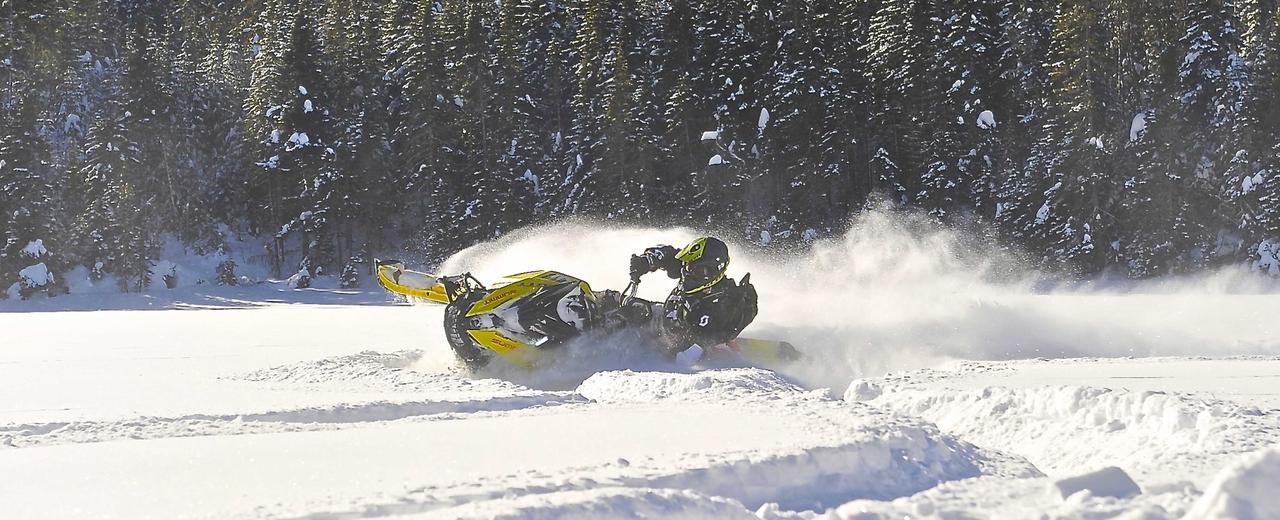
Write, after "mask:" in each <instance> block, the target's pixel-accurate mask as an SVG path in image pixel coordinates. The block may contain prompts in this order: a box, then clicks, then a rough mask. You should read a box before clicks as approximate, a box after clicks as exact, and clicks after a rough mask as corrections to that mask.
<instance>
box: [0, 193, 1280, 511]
mask: <svg viewBox="0 0 1280 520" xmlns="http://www.w3.org/2000/svg"><path fill="white" fill-rule="evenodd" d="M698 234H700V233H699V232H698V231H696V230H689V229H666V230H647V229H631V228H621V229H619V228H611V229H601V228H594V227H591V226H588V225H581V224H558V225H555V226H552V227H549V228H544V229H535V230H531V231H526V232H521V233H518V234H513V235H511V236H509V237H507V238H504V239H501V240H499V241H496V242H492V243H486V244H481V245H479V246H477V247H475V248H472V249H469V250H467V251H464V252H463V253H461V254H459V255H456V256H455V257H453V258H451V259H449V260H448V261H447V262H446V263H445V265H443V266H441V267H440V269H439V270H440V271H441V272H448V273H455V272H463V271H472V272H473V273H474V274H475V275H476V276H477V277H478V278H480V279H481V280H486V281H487V280H492V279H494V278H496V277H497V276H500V275H504V274H510V273H511V272H517V271H522V270H526V269H530V268H537V267H544V266H545V267H554V268H556V269H560V270H563V271H565V272H568V273H573V274H575V275H579V276H582V277H583V278H584V279H587V280H590V281H591V283H592V285H593V286H594V287H596V288H597V289H599V288H617V287H622V286H624V285H625V284H626V281H627V274H626V270H625V268H623V267H625V265H626V260H627V258H628V257H629V255H630V254H632V253H634V252H635V250H636V248H637V247H640V246H637V244H641V245H648V244H656V243H683V242H687V241H688V240H690V239H691V238H693V237H694V236H697V235H698ZM815 234H816V232H815ZM566 237H574V238H576V239H578V240H583V241H588V242H590V243H592V244H594V248H593V254H591V255H581V254H578V253H577V252H573V251H566V250H565V249H564V248H563V247H561V245H562V244H563V241H564V240H565V239H566ZM228 242H229V243H230V244H231V246H232V249H231V250H232V251H253V250H256V251H261V244H260V243H251V242H243V243H241V242H238V241H236V240H234V237H232V236H230V235H229V236H228ZM731 247H733V248H734V250H735V252H737V253H736V254H735V258H734V264H733V266H732V267H731V272H730V276H733V277H735V278H740V277H741V276H742V274H743V273H746V272H751V273H752V281H753V283H755V284H756V285H757V289H758V290H759V292H760V294H761V301H760V305H761V310H760V316H759V317H758V318H757V320H756V322H755V323H753V324H752V326H751V327H749V328H748V329H747V331H746V332H745V334H746V335H749V336H753V337H761V338H779V339H787V340H789V341H791V342H792V343H794V344H795V345H796V346H797V348H799V349H800V350H801V351H802V352H803V353H804V354H805V358H804V359H802V360H801V361H799V362H797V363H794V364H792V365H788V366H783V367H775V370H769V369H765V368H749V367H733V366H724V367H698V368H696V369H695V368H690V367H685V366H681V365H679V364H677V363H673V362H671V361H669V360H667V359H665V358H664V357H662V356H660V355H658V354H656V353H654V352H652V351H651V350H645V349H644V348H643V347H644V346H643V345H637V344H632V343H628V342H627V341H623V340H620V339H608V340H603V341H601V340H589V341H588V340H584V341H579V342H570V344H568V345H565V346H564V347H563V348H562V350H561V351H560V352H557V353H556V356H557V357H555V358H553V359H552V361H551V363H550V364H549V365H548V366H546V367H545V368H543V369H541V370H539V371H535V372H529V371H523V370H519V369H513V368H504V367H502V366H500V365H495V366H493V367H489V368H487V369H485V370H483V371H481V372H480V373H477V374H468V373H466V372H463V371H462V370H460V369H459V368H458V367H457V366H456V365H455V363H454V361H453V359H452V354H451V353H450V352H449V351H448V349H447V348H446V347H445V346H444V345H445V343H444V339H443V332H442V331H441V330H440V327H439V322H440V320H441V319H442V311H441V309H440V308H439V307H437V306H411V305H403V304H397V303H394V302H393V301H391V299H390V298H388V297H387V296H386V295H385V293H384V292H382V291H381V290H380V289H378V288H377V287H376V286H374V285H371V284H370V283H369V281H368V280H367V279H365V280H364V281H363V282H362V286H361V288H360V289H357V290H337V289H335V288H334V287H335V285H336V284H335V283H333V280H332V278H331V277H324V276H320V277H316V278H314V279H313V284H314V285H313V288H311V289H300V290H295V289H290V288H288V287H287V284H286V283H285V282H284V281H281V280H269V279H268V278H269V277H268V276H267V275H266V273H265V266H263V265H261V264H260V263H258V262H255V261H254V260H253V257H251V256H247V255H241V254H233V253H227V254H226V255H224V256H221V257H219V258H211V259H206V260H199V259H197V258H196V257H193V256H189V255H188V254H187V253H185V252H184V251H183V250H182V249H181V248H180V247H179V246H176V245H173V244H170V245H169V246H166V254H165V257H166V260H165V262H167V263H164V264H160V263H158V264H157V266H158V267H157V268H158V269H160V268H162V267H166V268H167V267H168V266H170V265H172V267H173V268H174V270H175V272H177V273H178V276H179V281H180V284H179V287H178V288H177V289H173V290H167V289H163V287H162V284H160V285H161V287H160V288H153V289H151V290H149V291H148V292H147V293H144V294H128V295H121V294H117V293H114V292H108V291H107V289H106V287H105V285H108V284H109V282H110V280H107V281H103V282H98V283H99V284H103V286H102V287H97V286H82V284H88V283H89V282H88V281H87V276H86V272H77V271H73V272H71V273H66V275H65V276H62V274H61V273H59V275H60V280H62V279H65V280H67V282H68V284H69V285H71V286H72V289H73V290H72V294H71V295H68V296H59V297H57V298H44V297H39V298H37V299H34V300H31V301H3V302H0V330H5V331H6V336H5V338H4V340H3V348H0V482H3V483H4V485H3V486H2V487H0V511H4V512H5V513H4V516H6V517H13V518H70V517H74V518H80V517H128V518H134V517H161V518H173V517H216V518H227V517H231V518H271V517H295V518H297V517H308V518H354V517H395V516H400V517H413V518H610V517H613V518H633V517H644V516H647V517H651V518H682V517H683V518H761V519H796V518H806V519H807V518H886V519H887V518H904V517H912V518H915V517H927V518H932V517H938V518H990V517H998V518H1042V517H1050V518H1112V517H1124V518H1180V517H1182V516H1184V515H1188V514H1189V513H1190V515H1189V518H1250V517H1252V518H1275V517H1276V512H1275V510H1276V507H1277V501H1276V500H1275V499H1274V498H1273V497H1274V495H1275V493H1274V491H1273V490H1274V489H1276V488H1277V483H1278V482H1280V478H1278V477H1277V473H1278V471H1280V469H1278V466H1280V465H1278V464H1277V459H1280V455H1277V453H1278V452H1277V451H1276V449H1277V448H1276V446H1277V443H1280V391H1277V388H1280V342H1278V340H1277V337H1276V334H1275V332H1276V331H1275V327H1274V323H1275V322H1274V319H1273V318H1274V312H1273V310H1272V309H1273V308H1274V298H1275V296H1274V294H1275V292H1276V288H1275V286H1274V285H1268V284H1266V283H1265V280H1264V279H1262V278H1259V277H1257V276H1256V275H1253V274H1250V273H1248V270H1247V269H1246V268H1239V269H1236V270H1232V271H1223V272H1220V273H1213V274H1211V275H1205V276H1203V277H1199V278H1192V279H1170V280H1161V281H1155V282H1149V283H1139V284H1123V285H1108V284H1098V285H1090V284H1082V285H1081V284H1077V285H1065V286H1064V285H1055V284H1054V283H1051V282H1049V281H1046V280H1043V279H1040V278H1037V276H1036V275H1035V273H1034V272H1029V271H1021V270H1019V269H1018V268H1017V266H1016V264H1011V263H1007V262H1006V261H1005V260H1003V259H1001V258H1000V257H999V256H998V255H997V254H995V253H990V252H987V253H984V254H983V255H981V256H980V257H979V258H977V259H968V260H966V259H965V257H964V251H966V244H965V242H964V240H963V239H962V237H957V236H954V235H951V234H948V233H936V234H930V233H925V232H920V231H919V230H918V229H916V230H913V231H912V232H910V233H904V232H903V231H902V229H901V228H900V227H898V226H897V225H896V224H894V223H893V222H890V221H883V220H882V221H877V220H874V219H872V220H868V221H862V222H860V223H856V224H855V225H854V226H853V229H852V230H851V231H850V232H849V233H847V234H846V235H844V236H841V237H835V238H831V239H821V240H815V241H814V245H813V252H812V253H811V254H809V255H806V256H803V257H794V258H789V259H784V260H777V259H771V258H765V257H761V256H759V255H755V254H753V253H751V250H750V249H748V248H743V247H738V246H737V245H732V246H731ZM230 258H234V259H235V261H236V262H237V264H238V265H239V266H241V267H239V268H238V273H240V274H241V275H242V276H246V277H251V278H253V279H254V280H253V281H251V282H250V283H246V284H244V285H243V286H240V287H219V286H213V285H212V284H211V283H209V282H208V281H207V280H208V279H209V278H211V277H212V276H213V274H214V271H215V269H214V267H215V266H216V264H217V262H218V261H221V260H223V259H230ZM530 259H538V260H537V261H536V262H534V264H536V265H530V262H531V261H530ZM619 266H623V267H619ZM206 271H207V272H206ZM814 273H821V275H822V276H814ZM651 279H652V280H651ZM200 280H206V281H205V282H204V283H198V282H199V281H200ZM259 282H260V283H259ZM668 290H670V282H669V281H667V280H657V279H656V277H650V278H647V279H646V281H645V283H644V284H643V286H642V287H640V296H642V297H646V298H655V299H656V298H661V297H662V296H663V295H664V294H665V293H666V292H667V291H668ZM103 308H106V309H112V310H101V311H98V312H65V311H66V310H70V309H79V310H90V309H103ZM1109 467H1114V468H1118V469H1117V470H1115V471H1112V470H1105V468H1109ZM1100 470H1103V471H1102V472H1101V473H1099V471H1100ZM1117 471H1118V472H1123V474H1124V475H1127V476H1128V477H1130V478H1131V479H1132V481H1133V482H1134V484H1136V486H1137V488H1138V490H1139V491H1140V493H1138V494H1136V495H1135V494H1132V493H1131V492H1132V488H1131V487H1130V488H1129V489H1128V490H1127V491H1123V490H1122V491H1120V492H1117V491H1116V490H1115V489H1109V488H1114V487H1115V486H1114V485H1115V484H1117V483H1123V482H1122V479H1118V476H1119V473H1117ZM1071 483H1075V484H1079V485H1077V486H1064V484H1071ZM1064 487H1067V488H1071V489H1068V490H1067V492H1065V493H1064V492H1063V491H1061V489H1063V488H1064ZM1073 490H1074V491H1073ZM1103 495H1121V496H1120V497H1116V496H1103Z"/></svg>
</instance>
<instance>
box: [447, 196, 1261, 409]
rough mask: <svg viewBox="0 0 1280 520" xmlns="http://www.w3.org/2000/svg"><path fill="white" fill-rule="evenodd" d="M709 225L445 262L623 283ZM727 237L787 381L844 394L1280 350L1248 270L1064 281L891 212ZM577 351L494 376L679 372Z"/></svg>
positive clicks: (516, 246) (632, 358)
mask: <svg viewBox="0 0 1280 520" xmlns="http://www.w3.org/2000/svg"><path fill="white" fill-rule="evenodd" d="M707 234H715V233H712V232H708V231H705V230H698V229H691V228H683V227H679V228H667V229H656V228H639V227H620V226H618V225H617V224H616V223H598V222H590V221H586V220H581V219H574V220H569V221H564V222H559V223H555V224H550V225H545V226H538V227H531V228H526V229H523V230H519V231H517V232H514V233H511V234H509V235H507V236H504V237H502V238H500V239H497V240H494V241H491V242H486V243H483V244H479V245H476V246H474V247H471V248H468V249H466V250H464V251H461V252H459V253H457V254H456V255H454V256H453V257H451V258H449V259H448V260H447V261H446V262H445V263H444V264H443V265H442V266H441V267H440V269H439V271H440V272H442V273H450V274H453V273H461V272H468V271H469V272H471V273H472V274H474V275H475V276H476V277H477V278H479V279H480V280H482V281H485V282H490V281H496V280H498V279H499V278H500V277H502V276H504V275H507V274H512V273H517V272H522V271H529V270H534V269H553V270H557V271H562V272H565V273H568V274H572V275H574V276H577V277H580V278H582V279H584V280H587V281H588V282H589V283H590V284H591V286H592V287H593V288H595V289H597V290H600V289H621V288H622V287H624V286H625V285H626V284H627V281H628V273H627V268H628V265H629V258H630V255H632V254H636V253H639V252H641V251H642V250H643V249H644V248H646V247H650V246H653V245H658V244H669V245H673V246H675V247H682V246H683V245H685V244H686V243H688V242H689V241H691V240H693V239H694V238H696V237H698V236H703V235H707ZM718 236H721V237H723V236H725V235H723V234H719V235H718ZM729 242H730V256H731V258H732V260H731V263H730V266H729V276H731V277H733V278H735V279H741V277H742V276H743V275H744V274H746V273H748V272H749V273H751V281H752V283H754V284H755V285H756V287H757V290H758V292H759V295H760V313H759V315H758V316H757V318H756V320H755V322H753V323H752V324H751V326H750V327H748V328H747V329H746V330H745V331H744V332H743V335H744V336H749V337H758V338H763V339H782V340H787V341H790V342H791V343H792V344H794V345H795V346H796V348H797V349H798V350H800V351H801V352H802V353H803V354H804V355H805V359H804V360H803V361H802V362H799V363H797V364H795V365H794V366H793V367H791V368H789V369H787V370H785V371H784V372H785V375H787V376H788V377H791V378H792V379H794V380H795V381H797V382H799V383H801V384H803V385H806V386H809V387H813V388H818V387H826V388H835V389H843V388H844V386H845V385H847V384H848V383H849V381H850V380H852V379H855V378H858V377H867V376H875V375H881V374H884V373H886V372H890V371H895V370H905V369H914V368H923V367H929V366H935V365H937V364H940V363H943V362H946V361H950V360H955V359H979V360H1000V359H1026V358H1063V357H1116V356H1159V355H1195V354H1213V355H1230V354H1280V345H1277V344H1276V343H1275V342H1274V340H1273V339H1272V338H1270V337H1269V336H1270V333H1269V332H1268V331H1267V328H1268V325H1267V324H1268V323H1271V321H1270V320H1271V319H1273V317H1272V316H1267V315H1265V314H1266V312H1267V311H1266V309H1268V308H1269V305H1273V302H1272V303H1270V304H1268V303H1267V302H1270V301H1271V300H1273V299H1274V296H1265V295H1254V296H1248V295H1239V294H1230V293H1234V292H1254V291H1251V290H1249V289H1248V287H1251V284H1252V282H1249V281H1248V280H1251V279H1256V277H1253V278H1250V277H1249V276H1247V275H1241V274H1239V273H1236V272H1232V273H1228V274H1208V275H1205V276H1202V277H1199V278H1196V279H1193V280H1179V281H1162V282H1159V283H1155V282H1152V283H1119V284H1116V283H1112V284H1100V283H1098V284H1084V285H1081V284H1064V283H1060V282H1059V281H1056V280H1055V279H1054V278H1052V277H1050V276H1047V275H1045V274H1043V273H1039V272H1036V271H1034V270H1032V269H1030V268H1028V267H1027V266H1026V264H1025V263H1024V262H1021V261H1019V259H1018V258H1016V257H1015V256H1013V255H1010V254H1008V253H1005V252H1003V251H1001V250H1000V249H999V248H997V247H995V246H993V245H989V242H988V241H985V240H982V239H981V238H980V237H978V236H976V235H974V234H972V233H968V232H963V231H959V230H957V229H954V228H949V227H946V226H942V225H938V224H936V223H933V222H932V221H930V220H929V219H927V218H924V217H920V216H913V215H909V214H903V213H900V212H890V211H869V212H865V213H864V214H862V215H861V216H859V217H857V218H856V219H855V220H854V221H852V223H851V224H850V226H849V229H848V231H847V232H845V233H844V234H843V235H842V236H839V237H834V238H830V239H819V240H817V241H815V242H814V243H812V244H809V247H806V248H804V251H803V252H798V253H788V252H780V253H768V254H766V253H762V252H761V249H760V248H758V247H753V246H751V245H749V244H742V243H734V242H733V241H729ZM1242 280H1243V281H1242ZM674 284H675V282H674V281H673V280H670V279H669V278H667V277H666V276H665V275H664V274H663V273H654V274H650V275H648V276H646V277H645V278H644V281H643V283H642V284H641V286H640V291H639V296H640V297H642V298H647V299H652V300H661V299H662V298H664V297H665V296H666V294H667V293H668V292H669V291H670V290H671V288H672V287H673V286H674ZM1233 288H1234V289H1233ZM1242 288H1244V290H1243V291H1242V290H1241V289H1242ZM1228 331H1229V332H1228ZM1218 338H1231V339H1230V341H1227V340H1225V339H1218ZM440 347H441V348H440V350H443V351H445V352H447V351H448V348H447V347H445V346H444V345H443V344H441V345H440ZM569 347H570V350H571V351H572V352H574V353H573V354H571V355H569V356H565V358H567V359H568V360H569V361H565V362H564V363H565V364H564V365H563V366H560V367H553V370H550V371H549V372H556V373H557V375H556V376H548V375H543V376H538V377H549V378H551V379H545V380H541V381H530V380H528V379H529V377H530V376H527V375H521V374H516V373H503V374H496V375H499V376H501V377H509V378H516V379H524V380H523V381H520V382H522V383H527V384H533V385H535V386H557V387H558V386H564V385H569V384H571V383H572V380H574V379H576V380H581V379H584V378H585V377H587V376H589V375H590V374H591V373H593V372H594V371H596V370H610V369H618V368H632V369H636V370H648V369H654V370H677V369H678V368H677V367H675V366H674V365H671V364H669V363H665V361H664V360H661V359H658V358H656V357H654V356H647V357H646V356H644V355H638V354H636V353H635V352H636V349H635V348H632V347H633V346H628V345H580V344H575V345H569ZM641 350H643V349H641ZM637 356H639V357H637ZM490 375H493V374H490ZM540 383H543V384H540Z"/></svg>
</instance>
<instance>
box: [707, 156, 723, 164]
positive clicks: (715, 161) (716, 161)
mask: <svg viewBox="0 0 1280 520" xmlns="http://www.w3.org/2000/svg"><path fill="white" fill-rule="evenodd" d="M717 164H724V157H721V156H720V154H715V155H712V156H711V159H709V160H707V166H715V165H717Z"/></svg>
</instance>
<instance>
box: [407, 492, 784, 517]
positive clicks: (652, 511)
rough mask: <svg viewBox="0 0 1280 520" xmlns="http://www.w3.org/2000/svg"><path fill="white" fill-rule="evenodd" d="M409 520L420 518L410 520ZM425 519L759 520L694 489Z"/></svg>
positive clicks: (588, 496) (552, 497) (487, 504)
mask: <svg viewBox="0 0 1280 520" xmlns="http://www.w3.org/2000/svg"><path fill="white" fill-rule="evenodd" d="M408 518H418V517H417V516H410V517H408ZM422 518H456V519H467V518H485V519H493V520H504V519H511V520H515V519H530V520H536V519H541V518H546V519H561V518H563V519H569V520H572V519H578V518H581V519H597V518H663V519H667V518H670V519H682V518H688V519H703V518H723V519H725V520H734V519H742V520H759V517H757V516H756V515H754V514H752V513H751V512H750V511H748V510H747V508H746V507H745V506H743V505H742V503H740V502H738V501H736V500H733V499H728V498H724V497H715V496H707V495H703V494H701V493H696V492H693V491H688V490H675V489H644V488H641V489H636V488H604V489H590V490H582V491H561V492H557V493H545V494H538V495H525V496H521V497H509V498H501V499H497V500H488V501H484V502H473V503H470V504H466V505H463V506H458V507H451V508H447V509H442V510H439V511H432V512H431V513H429V514H426V515H422Z"/></svg>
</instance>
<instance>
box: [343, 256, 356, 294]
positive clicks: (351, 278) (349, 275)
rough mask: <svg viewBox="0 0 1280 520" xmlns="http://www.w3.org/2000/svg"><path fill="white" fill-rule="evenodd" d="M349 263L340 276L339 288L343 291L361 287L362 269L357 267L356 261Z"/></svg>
mask: <svg viewBox="0 0 1280 520" xmlns="http://www.w3.org/2000/svg"><path fill="white" fill-rule="evenodd" d="M351 260H352V261H350V262H347V265H345V266H343V267H342V274H341V275H339V276H338V287H341V288H343V289H351V288H354V287H359V286H360V268H359V267H356V261H355V259H354V258H353V259H351Z"/></svg>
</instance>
